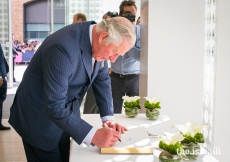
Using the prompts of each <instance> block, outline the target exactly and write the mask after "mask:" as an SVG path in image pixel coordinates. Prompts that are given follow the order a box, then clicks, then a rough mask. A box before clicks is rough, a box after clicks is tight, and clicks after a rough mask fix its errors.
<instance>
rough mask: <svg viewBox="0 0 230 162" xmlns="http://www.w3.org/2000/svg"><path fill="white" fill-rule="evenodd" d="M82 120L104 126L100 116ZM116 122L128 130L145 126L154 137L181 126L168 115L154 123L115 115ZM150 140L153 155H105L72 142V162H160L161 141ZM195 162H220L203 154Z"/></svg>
mask: <svg viewBox="0 0 230 162" xmlns="http://www.w3.org/2000/svg"><path fill="white" fill-rule="evenodd" d="M82 119H84V120H85V121H87V122H88V123H90V124H91V125H93V126H94V127H96V128H101V126H102V123H101V119H100V115H99V114H82ZM115 121H116V122H118V123H119V124H121V125H123V126H125V127H126V128H128V129H132V128H137V127H143V126H144V127H145V128H146V129H147V130H148V132H149V133H151V134H154V135H162V133H163V132H171V133H175V132H178V130H177V129H175V128H171V125H173V124H181V123H173V121H171V119H170V118H169V117H168V116H167V115H161V116H160V117H159V119H158V120H155V121H153V120H148V119H147V118H146V117H145V114H138V116H137V117H136V118H127V117H126V116H125V115H124V114H115ZM150 140H151V144H152V146H153V148H154V151H153V155H117V154H114V155H105V154H100V153H99V148H97V147H86V146H79V145H78V144H77V143H76V142H75V141H72V142H71V149H70V162H124V161H126V162H158V161H159V159H158V156H159V154H160V153H161V151H160V150H159V149H158V142H159V139H154V138H153V137H150ZM202 152H205V151H202ZM193 162H194V161H193ZM195 162H218V160H216V159H215V158H214V157H213V156H211V155H208V154H206V155H205V154H203V155H200V156H199V158H198V159H197V160H196V161H195Z"/></svg>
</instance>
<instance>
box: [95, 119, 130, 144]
mask: <svg viewBox="0 0 230 162" xmlns="http://www.w3.org/2000/svg"><path fill="white" fill-rule="evenodd" d="M102 126H103V128H101V129H98V130H97V131H96V133H95V135H94V137H93V139H92V143H93V144H94V145H96V146H98V147H100V148H105V147H111V146H113V145H114V144H115V143H116V142H117V141H120V142H121V140H120V138H121V134H124V132H125V131H127V129H126V128H125V127H123V126H121V125H119V124H117V123H116V122H114V121H105V122H104V123H103V125H102Z"/></svg>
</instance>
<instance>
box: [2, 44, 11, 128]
mask: <svg viewBox="0 0 230 162" xmlns="http://www.w3.org/2000/svg"><path fill="white" fill-rule="evenodd" d="M7 66H8V65H7ZM6 73H7V72H6V65H5V57H4V55H3V51H2V46H1V42H0V130H10V127H5V126H3V125H2V108H3V107H2V106H3V102H4V101H5V99H6V91H7V81H6V79H5V77H6Z"/></svg>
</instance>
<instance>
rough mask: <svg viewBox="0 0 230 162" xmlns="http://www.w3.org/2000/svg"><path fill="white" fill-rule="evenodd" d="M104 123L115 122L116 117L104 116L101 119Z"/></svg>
mask: <svg viewBox="0 0 230 162" xmlns="http://www.w3.org/2000/svg"><path fill="white" fill-rule="evenodd" d="M101 120H102V123H103V122H105V121H107V120H114V116H104V117H102V118H101Z"/></svg>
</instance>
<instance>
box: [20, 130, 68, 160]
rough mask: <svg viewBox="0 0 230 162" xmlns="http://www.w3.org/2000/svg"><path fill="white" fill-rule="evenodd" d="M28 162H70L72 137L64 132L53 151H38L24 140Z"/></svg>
mask: <svg viewBox="0 0 230 162" xmlns="http://www.w3.org/2000/svg"><path fill="white" fill-rule="evenodd" d="M22 142H23V145H24V149H25V153H26V158H27V161H28V162H69V151H70V136H69V134H68V133H67V132H64V133H63V134H62V136H61V138H60V141H59V143H58V145H57V147H56V148H54V149H53V150H52V151H44V150H41V149H38V148H36V147H34V146H32V145H30V144H29V143H27V142H26V141H25V140H22Z"/></svg>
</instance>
